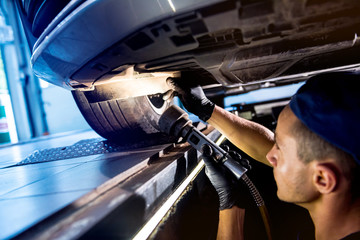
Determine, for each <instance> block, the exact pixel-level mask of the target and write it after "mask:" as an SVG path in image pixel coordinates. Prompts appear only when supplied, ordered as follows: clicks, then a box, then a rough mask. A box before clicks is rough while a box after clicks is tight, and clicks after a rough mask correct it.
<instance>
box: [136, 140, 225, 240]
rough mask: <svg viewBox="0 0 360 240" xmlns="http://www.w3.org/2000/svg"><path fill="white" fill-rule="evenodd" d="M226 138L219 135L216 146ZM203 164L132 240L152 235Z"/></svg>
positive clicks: (199, 166)
mask: <svg viewBox="0 0 360 240" xmlns="http://www.w3.org/2000/svg"><path fill="white" fill-rule="evenodd" d="M224 140H226V137H225V136H224V135H221V136H220V137H219V138H218V140H217V141H216V144H217V145H220V144H221V143H222V142H223V141H224ZM204 166H205V163H204V161H203V160H201V161H200V162H199V163H198V165H197V166H196V168H195V169H194V170H193V171H192V172H191V173H190V174H189V176H188V177H187V178H186V179H185V180H184V181H183V182H182V183H181V185H180V186H179V187H178V188H177V189H176V190H175V192H174V193H173V194H172V195H171V196H170V197H169V198H168V200H167V201H166V202H165V203H164V204H163V205H162V206H161V207H160V208H159V209H158V211H157V212H156V213H155V214H154V215H153V216H152V218H151V219H150V220H149V221H148V222H147V223H146V224H145V225H144V226H143V228H142V229H140V231H139V232H138V233H137V234H136V235H135V237H134V238H133V240H142V239H147V238H149V236H150V235H151V233H153V231H154V230H155V228H156V227H157V226H158V225H159V223H160V222H161V220H162V219H163V218H164V217H165V215H166V214H167V213H168V212H169V211H170V210H171V208H172V207H173V206H174V205H175V203H176V201H177V200H178V199H179V198H180V197H181V195H182V194H183V193H184V192H186V188H187V187H188V186H189V184H190V183H191V182H192V181H193V180H194V179H195V178H196V176H197V175H198V174H199V172H200V171H201V170H202V169H203V168H204Z"/></svg>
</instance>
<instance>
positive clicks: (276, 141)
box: [274, 131, 279, 144]
mask: <svg viewBox="0 0 360 240" xmlns="http://www.w3.org/2000/svg"><path fill="white" fill-rule="evenodd" d="M274 142H275V144H278V143H279V142H278V134H276V131H275V132H274Z"/></svg>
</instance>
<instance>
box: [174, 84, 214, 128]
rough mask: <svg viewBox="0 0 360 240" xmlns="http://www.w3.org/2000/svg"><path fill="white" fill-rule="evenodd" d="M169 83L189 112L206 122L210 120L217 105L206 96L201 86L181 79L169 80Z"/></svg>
mask: <svg viewBox="0 0 360 240" xmlns="http://www.w3.org/2000/svg"><path fill="white" fill-rule="evenodd" d="M168 83H169V84H170V85H172V86H173V87H174V90H175V91H176V92H177V95H178V96H179V98H180V100H181V102H182V103H183V104H184V107H185V108H186V109H187V110H188V111H189V112H191V113H193V114H195V115H197V116H198V117H199V118H200V119H201V120H203V121H205V122H206V121H207V120H209V118H210V117H211V114H212V113H213V111H214V108H215V104H214V103H213V102H211V101H210V100H209V99H208V98H207V97H206V96H205V93H204V91H203V90H202V88H201V87H200V85H198V84H194V83H190V82H189V81H186V80H185V79H181V78H168Z"/></svg>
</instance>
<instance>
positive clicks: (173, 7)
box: [168, 0, 176, 12]
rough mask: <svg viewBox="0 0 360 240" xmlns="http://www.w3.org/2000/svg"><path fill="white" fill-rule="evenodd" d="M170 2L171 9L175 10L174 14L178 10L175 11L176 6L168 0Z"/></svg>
mask: <svg viewBox="0 0 360 240" xmlns="http://www.w3.org/2000/svg"><path fill="white" fill-rule="evenodd" d="M168 2H169V5H170V7H171V9H172V10H173V12H176V9H175V6H174V4H173V2H172V1H171V0H168Z"/></svg>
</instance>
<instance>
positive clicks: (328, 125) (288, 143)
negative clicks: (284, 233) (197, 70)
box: [170, 72, 360, 240]
mask: <svg viewBox="0 0 360 240" xmlns="http://www.w3.org/2000/svg"><path fill="white" fill-rule="evenodd" d="M181 80H182V79H172V80H171V81H170V82H171V84H172V85H173V86H174V89H175V91H176V92H177V94H178V96H179V98H180V99H181V101H182V103H183V104H184V106H185V108H186V109H187V110H188V111H189V112H192V113H194V114H195V115H197V116H199V118H200V119H201V120H203V121H206V122H208V123H209V124H211V125H212V126H214V127H215V128H216V129H217V130H219V131H220V132H221V133H222V134H224V135H225V136H226V137H227V138H228V140H230V142H232V143H233V144H234V145H235V146H236V147H238V148H239V149H241V150H242V151H244V152H245V153H247V154H248V155H249V156H251V157H252V158H254V159H255V160H258V161H260V162H262V163H264V164H267V165H270V166H272V167H273V173H274V178H275V181H276V184H277V189H278V190H277V196H278V198H279V199H280V200H283V201H286V202H290V203H294V204H296V205H298V206H301V207H304V208H305V209H307V210H308V212H309V214H310V216H311V218H312V221H313V223H314V226H315V238H316V239H317V240H331V239H334V240H338V239H341V240H353V239H360V190H359V182H360V180H359V179H360V170H359V169H360V147H359V146H358V138H359V137H360V128H359V127H357V124H358V123H359V122H360V94H359V93H358V91H359V87H360V74H359V73H355V72H333V73H327V74H320V75H317V76H314V77H311V78H310V79H309V80H307V81H306V83H305V84H304V85H303V86H302V87H301V88H300V89H299V90H298V91H297V93H296V94H295V95H294V96H293V97H292V98H291V100H290V103H289V104H288V105H287V106H285V108H284V109H283V110H282V112H281V113H280V115H279V118H278V122H277V127H276V130H275V133H273V132H272V131H270V130H269V129H267V128H265V127H264V126H262V125H260V124H257V123H255V122H252V121H249V120H246V119H243V118H241V117H239V116H236V115H235V114H232V113H230V112H228V111H226V110H225V109H223V108H221V107H219V106H217V105H215V104H214V103H212V102H211V101H210V100H209V99H208V98H207V97H206V96H205V94H204V92H203V90H202V88H201V87H200V86H191V84H188V83H186V82H185V81H181ZM203 158H204V162H205V164H206V170H205V172H206V175H207V176H208V178H209V180H210V181H211V183H212V185H213V186H214V188H215V190H216V191H217V193H218V196H219V203H220V206H219V210H220V212H219V224H218V233H217V239H243V222H244V216H245V209H244V208H242V207H241V206H237V204H236V203H237V201H238V199H237V198H240V197H241V193H240V194H239V192H237V191H239V190H238V189H235V188H234V186H232V182H233V181H230V180H229V176H226V174H225V175H224V173H223V171H220V170H221V169H220V168H221V166H220V165H216V164H214V162H213V161H212V160H211V159H209V157H207V156H203Z"/></svg>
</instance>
